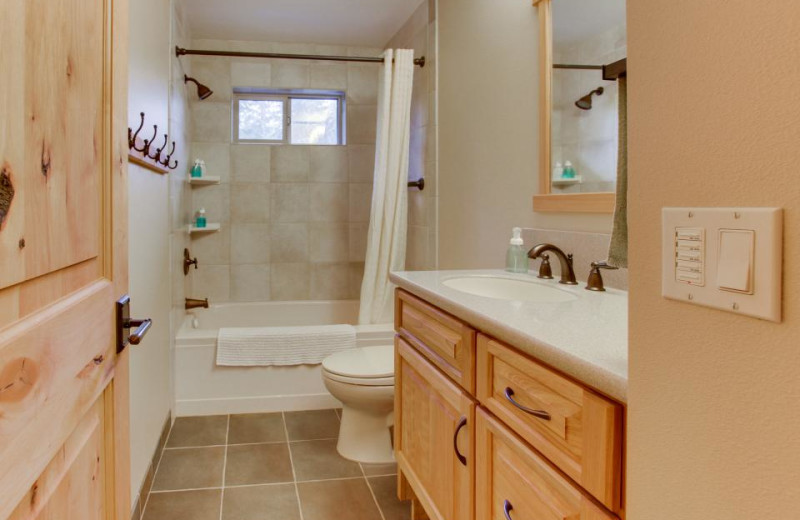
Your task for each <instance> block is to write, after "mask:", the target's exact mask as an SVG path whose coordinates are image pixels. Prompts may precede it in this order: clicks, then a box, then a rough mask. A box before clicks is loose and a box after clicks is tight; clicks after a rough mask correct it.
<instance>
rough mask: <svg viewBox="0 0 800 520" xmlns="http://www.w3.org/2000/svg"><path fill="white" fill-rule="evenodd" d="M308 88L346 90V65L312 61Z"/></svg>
mask: <svg viewBox="0 0 800 520" xmlns="http://www.w3.org/2000/svg"><path fill="white" fill-rule="evenodd" d="M309 88H314V89H324V90H346V89H347V65H346V64H344V63H328V62H320V61H315V62H312V63H311V70H310V79H309Z"/></svg>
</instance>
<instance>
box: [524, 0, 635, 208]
mask: <svg viewBox="0 0 800 520" xmlns="http://www.w3.org/2000/svg"><path fill="white" fill-rule="evenodd" d="M538 7H539V16H540V24H541V31H540V32H541V39H542V40H541V41H540V60H541V62H542V63H541V81H542V85H541V89H540V90H541V94H540V96H541V99H540V111H541V112H540V113H541V114H544V117H542V118H541V119H542V121H541V122H540V157H541V159H540V165H539V169H540V172H539V174H540V190H539V191H540V194H539V195H538V196H536V197H534V210H536V211H578V212H597V213H611V212H613V207H614V191H615V187H616V177H617V152H618V140H619V136H618V107H619V88H618V81H617V79H618V77H619V76H620V75H624V74H625V66H626V61H625V58H626V54H627V39H626V29H625V0H541V1H540V2H539V3H538Z"/></svg>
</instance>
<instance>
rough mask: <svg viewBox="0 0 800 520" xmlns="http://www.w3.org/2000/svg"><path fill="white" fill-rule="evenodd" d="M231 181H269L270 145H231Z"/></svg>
mask: <svg viewBox="0 0 800 520" xmlns="http://www.w3.org/2000/svg"><path fill="white" fill-rule="evenodd" d="M230 148H231V151H230V155H231V170H232V173H233V176H232V177H233V182H237V183H241V182H269V180H270V171H271V161H270V159H271V155H272V147H271V146H269V145H263V144H234V145H231V147H230Z"/></svg>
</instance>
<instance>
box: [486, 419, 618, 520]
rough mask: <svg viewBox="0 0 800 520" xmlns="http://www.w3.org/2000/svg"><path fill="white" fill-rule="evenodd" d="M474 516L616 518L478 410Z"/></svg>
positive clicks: (490, 519)
mask: <svg viewBox="0 0 800 520" xmlns="http://www.w3.org/2000/svg"><path fill="white" fill-rule="evenodd" d="M476 442H477V444H476V451H477V455H476V464H477V467H476V472H477V476H476V482H475V489H476V496H475V505H476V515H475V518H476V520H541V519H545V518H546V519H550V520H616V518H617V517H616V516H614V515H612V514H610V513H608V512H607V511H605V510H604V509H603V508H602V507H600V506H598V505H596V504H595V503H594V502H593V501H592V500H591V499H590V498H588V497H587V496H585V495H584V494H583V493H582V492H581V491H580V490H579V489H578V488H577V487H575V485H574V484H572V483H571V482H570V481H569V480H567V479H565V478H564V477H563V476H561V474H560V473H559V472H558V471H556V470H555V469H553V468H552V467H551V466H550V465H549V464H548V463H547V462H546V461H545V460H544V459H542V458H541V457H540V456H539V455H538V454H537V453H536V452H534V451H533V450H531V449H530V448H529V447H528V446H526V445H525V443H524V442H522V440H520V439H519V438H518V437H517V436H516V435H514V434H513V433H511V431H510V430H509V429H507V428H506V427H505V426H503V425H502V424H501V423H500V421H498V420H497V419H495V418H493V417H491V416H490V415H489V414H488V413H487V412H485V411H484V410H482V409H480V408H479V409H478V412H477V421H476Z"/></svg>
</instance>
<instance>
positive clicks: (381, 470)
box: [361, 462, 397, 477]
mask: <svg viewBox="0 0 800 520" xmlns="http://www.w3.org/2000/svg"><path fill="white" fill-rule="evenodd" d="M361 467H362V468H363V469H364V475H366V476H368V477H371V476H375V477H378V476H380V477H384V476H386V475H397V463H396V462H392V463H391V464H364V463H362V464H361Z"/></svg>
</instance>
